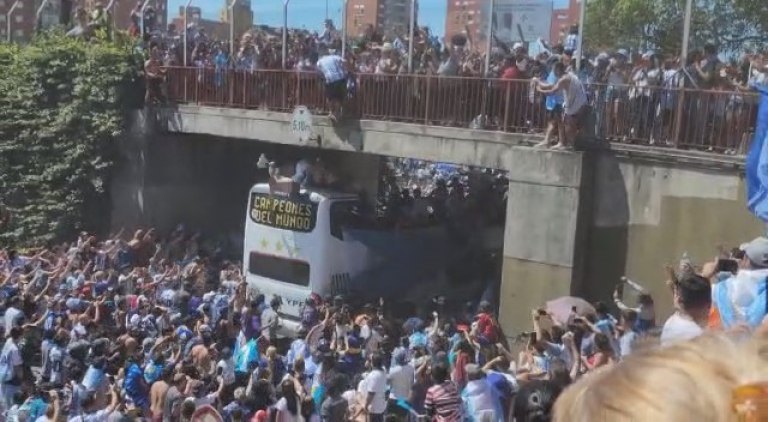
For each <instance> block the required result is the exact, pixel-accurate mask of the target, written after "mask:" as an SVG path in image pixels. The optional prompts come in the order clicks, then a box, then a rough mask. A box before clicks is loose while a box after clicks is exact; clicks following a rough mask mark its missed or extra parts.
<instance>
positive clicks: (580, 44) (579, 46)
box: [576, 0, 587, 73]
mask: <svg viewBox="0 0 768 422" xmlns="http://www.w3.org/2000/svg"><path fill="white" fill-rule="evenodd" d="M586 19H587V0H581V7H580V8H579V39H577V40H576V50H577V51H578V52H579V55H578V56H576V73H578V72H579V71H581V60H582V59H583V58H584V21H585V20H586Z"/></svg>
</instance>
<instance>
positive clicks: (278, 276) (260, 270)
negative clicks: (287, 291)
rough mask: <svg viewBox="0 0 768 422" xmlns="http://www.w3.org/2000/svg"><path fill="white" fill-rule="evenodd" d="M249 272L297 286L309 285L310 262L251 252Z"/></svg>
mask: <svg viewBox="0 0 768 422" xmlns="http://www.w3.org/2000/svg"><path fill="white" fill-rule="evenodd" d="M248 272H250V273H251V274H254V275H258V276H261V277H265V278H270V279H273V280H277V281H282V282H285V283H290V284H295V285H297V286H309V263H307V262H304V261H298V260H295V259H290V258H281V257H278V256H272V255H264V254H260V253H258V252H251V255H250V257H249V259H248Z"/></svg>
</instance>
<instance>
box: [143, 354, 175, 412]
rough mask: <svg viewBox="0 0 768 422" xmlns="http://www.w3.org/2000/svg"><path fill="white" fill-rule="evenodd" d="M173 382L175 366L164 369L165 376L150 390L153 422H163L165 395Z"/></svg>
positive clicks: (150, 407) (150, 408)
mask: <svg viewBox="0 0 768 422" xmlns="http://www.w3.org/2000/svg"><path fill="white" fill-rule="evenodd" d="M172 381H173V366H166V367H165V368H163V374H162V375H161V376H160V379H158V380H157V381H155V382H154V383H152V388H150V390H149V403H150V404H149V410H150V412H151V415H152V422H162V420H163V408H164V407H165V395H166V393H167V392H168V388H170V386H171V382H172Z"/></svg>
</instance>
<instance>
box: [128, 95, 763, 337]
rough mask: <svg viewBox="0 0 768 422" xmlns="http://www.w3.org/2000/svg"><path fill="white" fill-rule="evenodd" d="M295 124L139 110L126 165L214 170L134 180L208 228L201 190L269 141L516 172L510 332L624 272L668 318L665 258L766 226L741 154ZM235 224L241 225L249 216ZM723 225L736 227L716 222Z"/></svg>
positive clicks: (505, 282)
mask: <svg viewBox="0 0 768 422" xmlns="http://www.w3.org/2000/svg"><path fill="white" fill-rule="evenodd" d="M289 123H290V114H288V113H276V112H265V111H258V110H236V109H225V108H217V107H204V106H194V105H179V106H175V107H173V108H166V109H162V110H155V111H154V112H152V113H143V114H140V115H138V116H137V119H136V121H135V122H134V125H133V127H134V130H133V136H132V138H133V140H129V141H128V142H127V144H126V146H125V148H124V150H125V153H126V154H127V155H129V156H131V157H132V159H131V160H130V161H131V162H132V163H134V165H133V166H132V167H131V168H126V169H125V171H126V172H134V174H133V176H136V175H137V174H143V175H151V174H153V172H155V171H157V170H156V167H157V166H161V167H163V168H164V169H165V171H166V172H170V173H174V172H177V171H179V172H182V170H180V168H181V167H188V166H191V168H193V169H196V168H200V166H201V165H205V166H208V167H209V168H210V171H211V173H207V174H212V175H213V176H212V177H213V179H212V180H209V181H208V182H207V187H205V188H199V186H197V185H196V183H195V182H192V180H193V179H189V178H186V177H184V176H180V174H182V173H178V174H176V176H175V177H172V178H166V179H163V178H162V177H160V178H154V179H153V178H152V177H149V178H144V179H141V178H139V179H138V180H144V181H145V185H144V186H143V187H142V189H143V190H144V191H145V192H149V191H153V190H154V191H156V192H160V191H163V190H166V191H170V192H172V191H175V190H177V189H176V187H175V184H177V183H182V182H190V184H191V185H196V186H194V187H188V188H187V189H188V190H189V191H188V194H187V199H186V200H185V201H186V202H185V203H186V204H197V205H196V208H195V210H197V211H199V212H200V214H201V217H200V219H201V220H207V219H211V218H219V214H218V213H217V212H218V207H217V206H216V201H215V200H211V199H210V197H207V196H201V195H202V194H203V191H206V192H208V191H211V192H212V191H218V192H220V191H221V190H222V189H221V188H220V186H219V183H217V182H216V177H215V175H218V174H223V175H229V176H230V177H232V178H234V179H238V180H240V179H241V178H247V179H248V180H244V181H243V182H242V183H243V185H249V184H250V183H251V182H252V181H253V179H252V178H249V176H250V175H251V173H249V172H251V171H253V169H254V168H255V161H256V159H257V158H258V155H257V154H256V151H257V150H259V151H261V150H263V148H264V147H263V145H269V144H272V145H273V146H277V147H278V148H279V147H280V146H287V145H291V146H298V147H303V148H313V149H315V150H318V149H319V150H320V151H347V152H348V157H349V158H348V159H347V161H346V162H349V163H355V165H357V166H360V167H362V168H365V167H370V166H367V165H366V162H367V161H366V158H365V157H373V156H376V155H389V156H397V157H411V158H418V159H424V160H430V161H439V162H449V163H457V164H466V165H474V166H481V167H491V168H498V169H503V170H506V171H508V178H509V199H508V205H507V214H506V227H505V232H504V252H503V271H502V283H501V315H500V320H501V322H502V324H503V326H504V328H505V329H506V331H507V332H508V333H516V332H518V331H519V330H520V329H522V328H524V327H528V326H529V325H530V323H529V318H530V310H531V308H533V307H536V306H539V305H540V304H541V303H542V302H543V301H545V300H547V299H551V298H553V297H556V296H558V295H563V294H569V293H574V294H579V295H583V296H585V297H587V298H589V299H592V300H598V299H602V300H610V292H611V291H612V290H613V289H612V286H613V285H615V284H616V283H617V282H618V280H619V277H621V276H623V275H627V276H629V277H630V278H632V279H634V280H637V281H639V282H640V283H642V284H644V285H645V286H646V287H647V288H648V289H649V290H650V291H651V292H652V293H653V294H654V296H655V297H656V298H657V303H658V307H659V310H660V312H667V311H669V310H670V307H671V298H670V295H669V293H668V292H667V291H666V288H665V287H664V285H663V271H662V268H661V265H662V264H663V263H672V264H674V263H676V260H678V259H679V258H680V257H681V255H682V254H683V253H684V252H687V253H688V254H689V256H691V257H692V258H693V259H694V260H697V261H698V262H701V261H703V260H705V259H710V258H711V257H712V256H714V248H715V246H716V245H718V244H723V245H726V246H732V245H738V244H739V243H740V242H742V241H744V240H746V239H751V238H753V237H755V236H757V235H759V234H760V233H761V230H762V229H761V226H760V224H759V223H758V222H756V221H755V220H754V219H753V218H752V216H751V215H750V214H749V213H748V212H747V211H746V209H745V207H744V203H745V201H744V187H743V180H742V171H743V169H742V167H743V163H742V161H741V160H740V159H737V158H734V157H725V156H714V155H710V154H702V153H694V152H685V151H669V150H663V151H660V150H654V149H649V148H636V147H632V146H616V145H612V146H611V147H610V148H609V147H607V146H606V145H601V144H599V143H598V144H595V145H592V147H590V148H588V149H587V150H586V151H584V152H554V151H547V150H537V149H533V148H530V145H531V144H532V143H536V142H538V141H539V139H537V138H536V137H535V136H530V135H520V134H508V133H497V132H486V131H477V130H469V129H456V128H438V127H430V126H423V125H411V124H404V123H396V122H374V121H359V122H353V123H352V124H350V125H342V126H339V127H333V126H331V125H330V123H329V122H328V121H327V120H326V119H323V118H316V119H315V122H314V123H315V133H316V134H317V135H318V136H317V137H316V138H315V139H314V140H312V141H310V142H307V143H302V142H300V141H298V140H297V139H296V138H295V137H294V136H293V135H292V134H291V133H290V131H289ZM257 145H258V147H257ZM215 151H218V152H217V153H213V152H215ZM345 155H347V154H345ZM140 157H144V160H147V157H149V161H144V162H142V161H141V159H140ZM169 160H170V161H169ZM201 160H202V161H203V162H204V163H200V161H201ZM170 163H173V164H175V166H172V167H174V168H176V170H173V169H171V168H169V165H168V164H170ZM176 166H178V167H176ZM188 171H196V170H188ZM121 180H124V181H130V180H132V179H131V178H130V177H128V173H126V175H125V177H118V178H117V179H116V180H115V186H119V185H120V182H121ZM196 189H199V190H200V191H198V192H196V193H193V192H192V191H195V190H196ZM225 189H229V188H225ZM231 189H233V191H234V190H239V189H240V188H239V187H238V188H235V187H234V186H233V187H231ZM115 191H116V192H122V193H123V195H122V196H120V195H118V196H119V197H118V196H116V197H115V201H114V205H115V207H114V208H115V210H114V213H113V214H114V215H115V216H116V218H114V219H113V220H114V221H115V224H116V225H119V224H120V223H121V219H120V218H118V217H117V216H119V215H120V210H121V209H130V208H131V207H134V208H135V207H136V206H137V203H138V199H137V196H136V195H133V194H128V192H134V193H135V191H136V189H135V187H131V186H127V185H123V186H122V187H121V189H115ZM181 191H184V189H181ZM214 197H215V196H214ZM166 200H167V199H166V198H165V197H163V195H160V194H158V195H156V197H154V198H146V195H145V198H144V199H143V201H144V203H145V204H146V203H148V202H154V201H166ZM206 201H207V202H208V204H207V205H204V204H205V203H206ZM145 206H146V205H145ZM187 206H188V205H187ZM184 208H185V206H182V205H181V204H178V202H176V201H171V203H170V204H169V205H168V206H167V207H164V208H163V207H161V208H156V211H155V215H154V217H153V218H152V221H155V222H156V221H167V222H168V224H171V223H170V222H171V221H177V220H176V218H177V217H178V216H180V215H184V214H185V213H187V212H189V210H188V209H184ZM167 213H174V215H175V217H176V218H168V217H167ZM126 214H127V213H126ZM138 215H141V214H138ZM142 218H144V219H146V218H147V216H146V215H144V217H142ZM226 218H227V219H237V221H239V220H241V219H242V214H238V215H235V213H234V212H233V213H232V215H227V217H226ZM722 221H727V222H728V224H727V225H725V224H717V223H716V222H722ZM140 222H141V221H140ZM144 222H145V223H149V221H146V220H145V221H144ZM713 222H715V223H713Z"/></svg>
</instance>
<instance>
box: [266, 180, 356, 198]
mask: <svg viewBox="0 0 768 422" xmlns="http://www.w3.org/2000/svg"><path fill="white" fill-rule="evenodd" d="M251 192H252V193H267V194H269V193H272V192H271V191H270V189H269V184H268V183H257V184H256V185H254V186H253V187H252V188H251ZM277 194H278V195H282V194H283V193H282V192H277ZM301 194H302V195H309V196H310V197H313V196H315V197H316V198H317V201H318V202H319V201H322V200H326V199H329V200H345V199H359V197H358V196H357V195H355V194H352V193H345V192H339V191H332V190H330V189H321V188H302V189H301Z"/></svg>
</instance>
